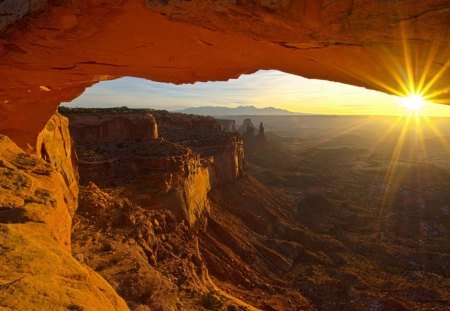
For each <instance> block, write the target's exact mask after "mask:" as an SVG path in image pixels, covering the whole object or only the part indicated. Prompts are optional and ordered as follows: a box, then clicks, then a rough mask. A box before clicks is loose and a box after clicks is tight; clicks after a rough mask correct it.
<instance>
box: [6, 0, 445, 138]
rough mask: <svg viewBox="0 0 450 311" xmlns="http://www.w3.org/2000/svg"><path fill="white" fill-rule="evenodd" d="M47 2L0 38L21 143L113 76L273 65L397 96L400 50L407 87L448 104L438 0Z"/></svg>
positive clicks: (205, 76) (199, 76)
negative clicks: (418, 87) (411, 83)
mask: <svg viewBox="0 0 450 311" xmlns="http://www.w3.org/2000/svg"><path fill="white" fill-rule="evenodd" d="M8 2H11V1H8ZM15 3H17V4H16V5H17V6H20V5H22V4H21V3H23V1H18V2H15ZM53 3H55V2H52V4H51V5H48V6H46V7H45V9H44V10H43V11H42V13H41V14H39V15H36V16H35V17H33V18H28V19H26V20H23V21H22V22H21V23H18V24H16V25H13V26H11V27H10V28H9V29H8V30H6V32H4V34H3V37H2V40H1V41H0V55H1V58H0V81H2V83H1V85H0V107H1V109H0V120H1V125H0V132H1V133H3V134H7V135H9V136H10V137H12V139H13V140H14V141H16V142H18V143H19V145H20V146H26V144H27V143H28V144H30V145H32V146H33V145H34V144H35V140H36V137H37V134H38V133H39V132H40V131H41V130H42V128H43V126H44V124H45V123H46V122H47V120H48V119H49V118H50V116H51V115H52V114H53V112H54V110H55V107H56V106H57V105H58V104H60V103H61V102H62V101H70V100H72V99H74V98H75V97H77V96H78V95H79V94H80V93H81V92H82V91H83V90H84V89H85V88H86V87H89V86H91V85H93V84H94V83H96V82H98V81H102V80H107V79H114V78H118V77H122V76H135V77H141V78H146V79H151V80H155V81H164V82H173V83H185V82H189V83H192V82H196V81H206V80H226V79H229V78H235V77H237V76H239V75H240V74H242V73H251V72H254V71H256V70H258V69H278V70H282V71H285V72H289V73H294V74H298V75H302V76H305V77H308V78H317V79H325V80H332V81H339V82H343V83H348V84H354V85H360V86H364V87H368V88H371V89H376V90H381V91H384V92H390V93H392V92H394V91H400V92H404V90H403V89H402V87H401V85H400V84H401V83H405V82H407V81H404V80H406V79H407V78H406V77H407V76H408V75H407V74H406V73H407V68H405V67H406V65H405V64H406V63H408V62H407V61H405V55H404V54H405V51H406V52H408V51H410V55H409V58H410V60H411V65H412V67H413V68H414V70H413V73H414V74H415V76H414V80H415V82H416V84H419V80H420V78H421V76H422V75H423V74H424V73H426V72H428V75H427V76H426V77H425V82H426V83H428V82H431V81H432V80H433V77H436V81H434V83H433V85H432V86H431V87H430V90H429V91H428V93H433V92H437V93H436V94H435V98H434V99H435V100H438V101H441V102H446V103H448V100H449V99H448V87H449V85H450V81H449V79H450V75H449V74H448V70H447V71H446V69H445V68H446V66H447V65H448V55H449V54H450V50H449V49H450V45H449V44H448V43H447V42H448V38H449V37H450V24H449V23H450V11H449V10H448V1H447V0H432V1H415V0H406V1H382V0H378V1H366V0H355V1H347V0H345V1H325V0H320V1H317V0H308V1H225V0H222V1H211V0H195V1H170V2H167V1H156V0H155V1H143V0H107V1H95V0H92V1H67V2H65V1H64V2H60V1H57V2H56V3H57V4H53ZM58 4H59V5H58ZM15 16H21V14H16V15H15ZM150 29H158V31H150ZM404 45H406V46H404ZM430 57H431V59H432V60H433V61H431V62H429V66H428V65H427V63H428V59H429V58H430ZM428 69H429V70H428ZM393 71H394V72H395V74H393ZM398 77H400V79H398ZM399 80H400V81H399ZM23 112H26V113H23Z"/></svg>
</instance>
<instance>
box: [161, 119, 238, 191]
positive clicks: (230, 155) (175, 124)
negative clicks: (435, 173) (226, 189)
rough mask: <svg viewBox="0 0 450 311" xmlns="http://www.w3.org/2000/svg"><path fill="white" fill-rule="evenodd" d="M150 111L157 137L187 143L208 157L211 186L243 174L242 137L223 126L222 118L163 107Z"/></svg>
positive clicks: (233, 179) (230, 180) (229, 180)
mask: <svg viewBox="0 0 450 311" xmlns="http://www.w3.org/2000/svg"><path fill="white" fill-rule="evenodd" d="M154 114H155V118H156V120H157V122H158V128H159V132H160V135H161V137H163V138H165V139H167V140H170V141H173V142H177V143H181V144H184V145H186V146H189V147H191V148H192V149H193V150H194V151H195V152H197V153H198V154H200V155H201V156H202V157H204V158H206V159H208V170H209V174H210V180H211V185H212V186H219V185H223V184H226V183H228V182H232V181H235V180H236V179H238V178H240V177H242V176H243V174H244V166H245V164H244V147H243V140H242V138H241V137H240V136H239V135H238V134H236V133H235V132H234V131H233V132H231V131H226V130H224V128H223V123H222V122H220V121H218V120H217V119H215V118H212V117H203V116H197V115H187V114H182V113H169V112H166V111H155V112H154ZM227 124H233V123H227Z"/></svg>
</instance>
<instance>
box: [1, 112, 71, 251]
mask: <svg viewBox="0 0 450 311" xmlns="http://www.w3.org/2000/svg"><path fill="white" fill-rule="evenodd" d="M67 125H68V122H67V119H66V118H65V117H62V116H61V115H59V114H55V115H54V116H53V117H52V118H51V119H50V120H49V121H48V123H47V124H46V127H45V129H44V130H43V131H42V132H41V133H40V134H39V139H38V147H39V149H38V151H37V155H32V154H29V153H25V152H24V151H23V150H21V149H20V148H18V147H17V146H16V145H15V144H14V143H13V142H12V141H10V140H9V139H8V138H7V137H6V136H2V146H1V149H0V155H1V157H2V163H3V164H2V174H1V176H0V178H1V179H2V188H1V190H0V191H1V192H2V194H1V195H0V197H1V201H2V202H1V204H0V205H1V209H0V214H1V218H2V220H3V222H5V223H8V222H13V223H26V222H37V223H45V224H46V225H47V226H48V228H49V232H50V234H51V235H52V236H53V237H54V239H55V240H56V241H58V242H59V243H60V244H62V245H64V246H65V247H66V248H67V249H70V228H71V222H72V216H73V214H74V213H75V209H76V207H77V199H78V173H77V171H76V166H77V160H76V155H75V153H74V152H73V149H72V142H71V139H70V135H69V130H68V127H67Z"/></svg>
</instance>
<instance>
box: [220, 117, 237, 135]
mask: <svg viewBox="0 0 450 311" xmlns="http://www.w3.org/2000/svg"><path fill="white" fill-rule="evenodd" d="M216 120H217V122H218V123H219V124H220V125H221V126H222V130H223V131H225V132H236V121H235V120H228V119H216Z"/></svg>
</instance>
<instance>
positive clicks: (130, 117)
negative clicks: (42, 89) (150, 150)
mask: <svg viewBox="0 0 450 311" xmlns="http://www.w3.org/2000/svg"><path fill="white" fill-rule="evenodd" d="M67 117H68V118H69V120H70V132H71V135H72V137H73V138H74V139H75V140H76V141H77V142H79V143H89V142H108V141H117V140H130V139H132V140H136V139H142V140H151V139H156V138H158V128H157V125H156V121H155V118H154V117H153V115H152V114H150V113H148V112H130V111H128V112H120V111H117V112H110V113H101V114H100V113H95V112H86V113H77V114H70V111H69V113H67Z"/></svg>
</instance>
